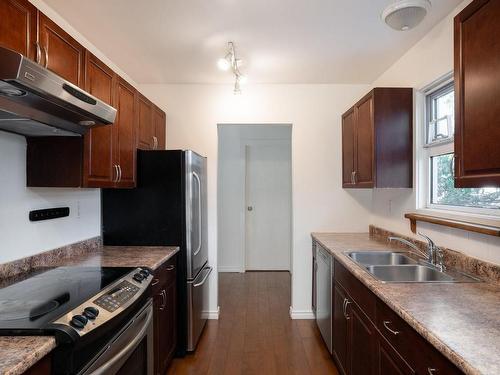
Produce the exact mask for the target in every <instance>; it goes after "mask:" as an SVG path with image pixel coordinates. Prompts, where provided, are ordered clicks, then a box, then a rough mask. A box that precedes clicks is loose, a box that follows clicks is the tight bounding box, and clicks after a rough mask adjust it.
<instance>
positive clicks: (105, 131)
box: [83, 52, 117, 187]
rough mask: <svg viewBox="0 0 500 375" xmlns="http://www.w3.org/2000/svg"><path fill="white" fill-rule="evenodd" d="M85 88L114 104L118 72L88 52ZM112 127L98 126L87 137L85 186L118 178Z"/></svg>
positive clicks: (99, 185)
mask: <svg viewBox="0 0 500 375" xmlns="http://www.w3.org/2000/svg"><path fill="white" fill-rule="evenodd" d="M85 70H86V74H85V90H86V91H88V92H89V93H90V94H91V95H93V96H95V97H97V98H99V99H100V100H102V101H104V102H106V103H108V104H110V105H113V96H114V82H115V74H114V73H113V71H112V70H111V69H109V68H108V67H107V66H106V65H104V63H102V62H101V61H99V60H98V59H97V58H96V57H95V56H93V55H92V54H90V53H89V52H87V56H86V69H85ZM113 127H114V125H106V126H98V127H95V128H92V129H90V130H89V131H88V132H87V133H86V134H85V136H84V161H83V183H84V186H86V187H111V186H113V185H114V180H115V179H116V177H117V173H116V168H114V167H113Z"/></svg>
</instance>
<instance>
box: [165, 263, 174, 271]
mask: <svg viewBox="0 0 500 375" xmlns="http://www.w3.org/2000/svg"><path fill="white" fill-rule="evenodd" d="M174 268H175V266H174V265H173V264H171V265H170V266H168V267H165V269H166V270H167V271H172V270H173V269H174Z"/></svg>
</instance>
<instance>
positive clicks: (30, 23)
mask: <svg viewBox="0 0 500 375" xmlns="http://www.w3.org/2000/svg"><path fill="white" fill-rule="evenodd" d="M36 17H37V9H36V8H35V7H34V6H33V5H32V4H31V3H30V2H28V1H27V0H1V1H0V20H1V22H0V46H2V47H6V48H9V49H11V50H14V51H16V52H19V53H21V54H23V55H24V56H26V57H28V58H29V59H31V60H36V55H37V52H36V40H37V31H36Z"/></svg>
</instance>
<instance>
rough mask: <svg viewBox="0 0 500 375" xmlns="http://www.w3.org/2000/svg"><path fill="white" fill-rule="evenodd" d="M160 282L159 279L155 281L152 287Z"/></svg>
mask: <svg viewBox="0 0 500 375" xmlns="http://www.w3.org/2000/svg"><path fill="white" fill-rule="evenodd" d="M159 282H160V280H159V279H153V282H152V283H151V286H154V285H156V284H158V283H159Z"/></svg>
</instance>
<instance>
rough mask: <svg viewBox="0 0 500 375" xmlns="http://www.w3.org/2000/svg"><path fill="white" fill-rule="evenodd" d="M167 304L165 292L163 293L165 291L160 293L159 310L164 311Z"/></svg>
mask: <svg viewBox="0 0 500 375" xmlns="http://www.w3.org/2000/svg"><path fill="white" fill-rule="evenodd" d="M166 304H167V292H165V289H163V290H162V291H161V306H160V310H165V306H166Z"/></svg>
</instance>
